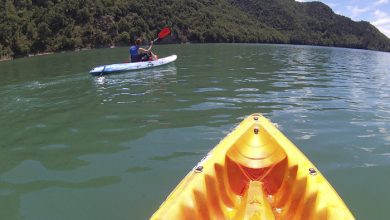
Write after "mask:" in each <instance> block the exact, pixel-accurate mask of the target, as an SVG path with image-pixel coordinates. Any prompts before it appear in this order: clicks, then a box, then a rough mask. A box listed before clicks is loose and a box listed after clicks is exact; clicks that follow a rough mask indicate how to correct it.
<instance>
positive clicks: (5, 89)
mask: <svg viewBox="0 0 390 220" xmlns="http://www.w3.org/2000/svg"><path fill="white" fill-rule="evenodd" d="M156 49H158V50H159V51H158V53H159V54H160V53H161V54H167V55H168V54H172V53H174V54H177V55H178V60H177V61H176V62H175V63H174V64H172V65H167V66H163V67H160V68H155V69H149V70H142V71H135V72H128V73H123V74H113V75H105V76H102V77H92V76H89V75H88V73H87V72H86V71H87V70H89V69H90V67H91V66H96V65H99V64H101V63H110V62H112V63H114V62H116V61H117V60H120V58H122V57H123V54H126V53H127V48H116V49H111V50H96V51H88V52H82V53H77V54H76V55H75V54H73V53H70V54H62V55H53V56H48V57H39V58H34V59H24V60H23V59H22V60H21V61H16V62H15V63H14V65H15V67H13V66H12V65H13V63H12V62H8V63H5V64H4V63H0V71H2V72H1V74H4V76H5V77H3V79H4V80H3V81H1V83H0V111H1V112H2V114H0V124H1V125H2V126H1V127H0V207H1V208H0V215H1V216H2V218H5V219H11V220H12V219H22V218H24V219H113V218H114V219H128V216H132V217H133V218H134V219H146V218H148V217H149V216H150V215H151V214H152V213H153V211H154V210H156V209H157V207H158V205H159V204H160V203H161V202H162V200H163V199H165V197H166V195H167V193H168V192H170V191H171V189H172V188H173V187H174V186H175V185H176V184H177V183H178V182H179V181H180V179H182V178H183V177H184V175H185V174H186V173H187V172H188V170H190V169H191V168H192V167H193V166H194V165H195V164H196V163H197V162H198V161H199V160H200V159H201V158H202V157H203V155H205V154H206V153H207V152H208V151H209V150H210V149H211V148H212V147H213V146H215V145H216V144H217V143H218V142H219V140H220V139H221V138H223V137H224V136H225V135H227V134H228V133H229V132H230V131H231V130H232V129H233V128H234V126H235V125H237V123H238V122H240V121H241V120H242V119H243V118H244V117H245V116H246V115H249V114H251V113H254V112H260V113H263V114H264V115H265V116H266V117H268V118H269V119H271V120H272V121H273V122H275V123H277V125H278V126H279V129H281V130H282V131H283V132H284V133H285V134H286V135H287V136H288V137H289V138H290V139H291V140H292V141H293V142H294V143H296V144H297V145H298V146H299V147H300V149H301V150H302V151H304V153H305V154H306V155H307V156H308V157H309V158H310V159H311V160H312V161H313V163H315V164H316V165H317V167H318V168H319V169H320V170H321V171H322V172H323V173H324V174H325V175H326V176H327V177H328V179H329V181H330V182H331V183H332V185H334V186H335V188H336V190H337V191H338V192H339V193H340V194H341V196H342V197H343V199H344V200H345V202H346V203H347V204H348V206H349V207H350V208H351V209H352V212H353V213H354V214H355V215H356V217H357V218H361V219H368V218H375V219H385V218H386V217H387V216H388V215H390V213H386V211H385V210H387V209H385V208H384V207H382V206H380V207H379V209H378V207H375V203H372V202H371V201H376V203H380V204H388V202H389V201H388V198H390V195H388V194H389V193H388V190H387V186H386V184H384V183H386V181H387V182H388V178H387V177H386V175H383V172H385V171H387V170H388V169H389V167H390V151H389V146H390V134H389V131H390V101H389V100H390V87H388V86H387V84H388V82H390V74H389V72H388V70H389V69H390V68H389V63H388V60H390V55H389V54H388V53H381V52H373V51H363V50H350V49H340V48H324V47H310V46H291V45H281V46H276V45H256V44H238V45H235V44H215V45H213V44H212V45H201V44H200V45H165V46H158V47H157V48H156ZM103 54H104V55H105V56H102V55H103ZM71 56H76V57H78V59H77V60H75V58H74V57H73V58H69V57H71ZM103 57H105V58H104V59H103ZM54 60H55V62H54ZM50 62H54V63H55V64H56V65H57V68H58V72H56V68H53V67H48V63H50ZM69 62H71V63H72V64H74V65H69ZM21 63H26V66H25V68H24V67H23V66H22V65H21ZM33 67H34V68H33ZM3 72H4V73H3ZM14 72H15V73H17V74H16V76H15V77H13V73H14ZM372 179H376V181H377V182H378V183H383V184H379V185H377V186H376V187H375V189H373V188H364V191H365V192H367V193H366V194H365V198H366V199H365V200H364V201H362V200H361V199H360V198H359V197H356V194H358V193H360V192H361V191H362V187H363V186H367V185H370V184H371V182H370V180H372ZM156 180H157V181H156ZM377 191H378V192H379V191H380V192H383V195H381V196H376V194H375V192H377ZM371 210H379V211H378V212H376V213H374V214H373V213H372V212H371ZM112 213H115V215H113V214H112ZM367 213H370V216H369V217H368V214H367ZM372 215H375V216H374V217H373V216H372Z"/></svg>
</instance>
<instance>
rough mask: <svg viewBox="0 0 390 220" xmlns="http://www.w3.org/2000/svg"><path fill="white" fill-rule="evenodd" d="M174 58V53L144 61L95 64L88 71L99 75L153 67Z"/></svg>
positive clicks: (170, 61)
mask: <svg viewBox="0 0 390 220" xmlns="http://www.w3.org/2000/svg"><path fill="white" fill-rule="evenodd" d="M176 59H177V56H176V55H171V56H168V57H164V58H160V59H158V60H154V61H145V62H137V63H118V64H110V65H104V66H97V67H95V68H93V69H92V70H91V71H89V73H90V74H92V75H95V76H99V75H103V74H107V73H113V72H123V71H131V70H140V69H146V68H153V67H157V66H161V65H165V64H168V63H172V62H174V61H175V60H176Z"/></svg>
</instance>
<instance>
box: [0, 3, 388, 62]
mask: <svg viewBox="0 0 390 220" xmlns="http://www.w3.org/2000/svg"><path fill="white" fill-rule="evenodd" d="M0 11H1V12H2V13H0V30H1V31H0V58H1V59H6V58H14V57H21V56H26V55H28V54H35V53H44V52H56V51H63V50H78V49H83V48H98V47H108V46H113V45H129V44H130V43H131V42H133V41H134V39H135V38H136V37H142V38H144V39H145V40H147V39H152V38H154V37H155V36H156V34H157V31H158V30H161V29H162V28H163V27H165V26H168V27H171V29H172V32H173V35H172V37H171V38H170V39H169V40H168V41H166V42H174V43H181V42H201V43H203V42H251V43H255V42H259V43H291V44H310V45H323V46H338V47H350V48H361V49H370V50H381V51H390V40H389V39H388V38H387V37H386V36H385V35H383V34H382V33H380V32H379V31H378V30H377V29H376V28H375V27H374V26H373V25H371V24H370V23H368V22H363V21H362V22H354V21H352V20H351V19H349V18H347V17H344V16H340V15H337V14H335V13H334V12H333V11H332V10H331V9H330V8H329V7H328V6H326V5H325V4H323V3H320V2H306V3H301V2H295V1H294V0H142V1H138V0H94V1H92V0H19V1H13V0H3V1H2V4H0Z"/></svg>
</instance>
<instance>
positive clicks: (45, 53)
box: [0, 42, 390, 62]
mask: <svg viewBox="0 0 390 220" xmlns="http://www.w3.org/2000/svg"><path fill="white" fill-rule="evenodd" d="M173 44H210V43H198V42H183V43H173ZM211 44H214V43H211ZM215 44H237V43H222V42H221V43H215ZM238 44H273V43H249V42H248V43H238ZM274 44H275V45H292V46H313V47H329V48H332V47H333V48H340V49H352V50H365V51H376V52H383V53H390V51H383V50H375V49H367V48H357V47H341V46H334V45H312V44H288V43H274ZM161 45H166V44H161ZM119 47H122V46H119ZM115 48H118V46H117V45H111V46H108V47H98V48H78V49H74V50H64V51H57V52H43V53H36V54H28V55H26V56H23V57H16V58H15V57H1V58H0V62H4V61H12V60H15V59H19V58H27V57H36V56H45V55H52V54H58V53H66V52H82V51H88V50H96V49H115Z"/></svg>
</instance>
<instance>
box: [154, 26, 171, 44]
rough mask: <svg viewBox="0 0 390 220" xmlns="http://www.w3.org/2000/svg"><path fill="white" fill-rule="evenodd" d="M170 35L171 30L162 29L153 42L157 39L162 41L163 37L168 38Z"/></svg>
mask: <svg viewBox="0 0 390 220" xmlns="http://www.w3.org/2000/svg"><path fill="white" fill-rule="evenodd" d="M170 33H171V30H169V28H167V27H166V28H163V29H162V30H161V31H160V33H158V37H157V38H156V39H154V40H153V42H156V41H157V40H159V39H163V38H164V37H166V36H168V35H169V34H170Z"/></svg>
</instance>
